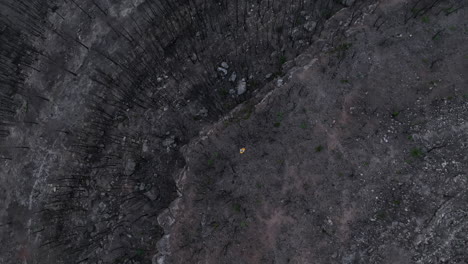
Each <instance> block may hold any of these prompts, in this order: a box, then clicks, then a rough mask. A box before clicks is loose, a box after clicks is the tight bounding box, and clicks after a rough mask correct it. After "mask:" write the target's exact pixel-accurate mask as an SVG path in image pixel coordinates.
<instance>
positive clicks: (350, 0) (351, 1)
mask: <svg viewBox="0 0 468 264" xmlns="http://www.w3.org/2000/svg"><path fill="white" fill-rule="evenodd" d="M354 2H356V0H342V1H341V3H342V4H343V5H345V6H352V5H353V4H354Z"/></svg>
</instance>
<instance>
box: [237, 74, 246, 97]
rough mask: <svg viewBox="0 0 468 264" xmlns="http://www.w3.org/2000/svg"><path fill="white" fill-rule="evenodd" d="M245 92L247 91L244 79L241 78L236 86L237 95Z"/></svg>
mask: <svg viewBox="0 0 468 264" xmlns="http://www.w3.org/2000/svg"><path fill="white" fill-rule="evenodd" d="M246 91H247V82H246V81H245V78H242V80H240V82H239V84H237V95H241V94H244V93H245V92H246Z"/></svg>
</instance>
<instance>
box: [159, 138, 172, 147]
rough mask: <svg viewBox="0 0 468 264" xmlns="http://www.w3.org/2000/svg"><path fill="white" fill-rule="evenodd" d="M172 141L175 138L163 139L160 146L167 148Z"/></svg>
mask: <svg viewBox="0 0 468 264" xmlns="http://www.w3.org/2000/svg"><path fill="white" fill-rule="evenodd" d="M174 141H175V137H174V136H171V137H168V138H166V139H164V141H163V142H162V145H163V146H164V147H169V146H171V145H172V144H173V143H174Z"/></svg>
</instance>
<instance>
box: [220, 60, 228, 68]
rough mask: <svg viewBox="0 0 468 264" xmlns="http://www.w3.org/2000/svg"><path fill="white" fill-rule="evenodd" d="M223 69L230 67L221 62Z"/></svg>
mask: <svg viewBox="0 0 468 264" xmlns="http://www.w3.org/2000/svg"><path fill="white" fill-rule="evenodd" d="M221 67H223V68H224V69H229V65H228V64H227V63H226V62H224V61H223V62H221Z"/></svg>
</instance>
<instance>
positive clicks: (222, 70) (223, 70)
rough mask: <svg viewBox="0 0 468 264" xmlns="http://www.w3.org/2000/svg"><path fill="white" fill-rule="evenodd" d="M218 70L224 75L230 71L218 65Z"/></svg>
mask: <svg viewBox="0 0 468 264" xmlns="http://www.w3.org/2000/svg"><path fill="white" fill-rule="evenodd" d="M218 71H219V72H221V74H222V75H227V74H228V71H227V70H226V69H224V68H222V67H218Z"/></svg>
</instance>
